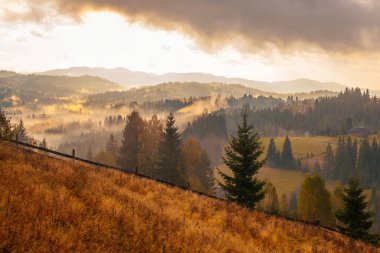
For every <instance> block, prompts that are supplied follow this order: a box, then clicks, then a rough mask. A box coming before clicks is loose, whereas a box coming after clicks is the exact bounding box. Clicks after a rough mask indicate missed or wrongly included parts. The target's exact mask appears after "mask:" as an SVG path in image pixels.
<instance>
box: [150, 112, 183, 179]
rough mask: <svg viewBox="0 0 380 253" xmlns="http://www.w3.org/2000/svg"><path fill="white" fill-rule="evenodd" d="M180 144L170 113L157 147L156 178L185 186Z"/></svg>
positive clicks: (176, 128)
mask: <svg viewBox="0 0 380 253" xmlns="http://www.w3.org/2000/svg"><path fill="white" fill-rule="evenodd" d="M181 144H182V141H181V134H180V132H179V130H178V127H176V126H175V119H174V115H173V114H172V113H170V114H169V116H168V118H167V120H166V125H165V129H164V133H163V136H162V139H161V141H160V144H159V146H158V165H157V176H158V177H159V178H160V179H162V180H164V181H168V182H170V183H174V184H177V185H182V186H186V185H187V183H188V182H187V179H186V176H185V171H184V165H183V161H182V160H183V156H182V152H181Z"/></svg>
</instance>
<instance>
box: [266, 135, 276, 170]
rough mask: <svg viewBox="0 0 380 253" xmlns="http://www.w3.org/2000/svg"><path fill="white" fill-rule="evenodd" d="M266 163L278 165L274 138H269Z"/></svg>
mask: <svg viewBox="0 0 380 253" xmlns="http://www.w3.org/2000/svg"><path fill="white" fill-rule="evenodd" d="M266 161H267V163H268V165H271V166H276V165H278V156H277V148H276V143H275V142H274V139H273V138H271V139H270V141H269V147H268V152H267V160H266Z"/></svg>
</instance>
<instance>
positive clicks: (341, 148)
mask: <svg viewBox="0 0 380 253" xmlns="http://www.w3.org/2000/svg"><path fill="white" fill-rule="evenodd" d="M345 158H346V142H345V139H344V138H342V137H339V139H338V147H337V149H336V154H335V166H334V173H333V175H332V177H331V179H333V180H337V179H339V176H340V175H341V173H340V171H341V169H342V168H343V166H344V160H345Z"/></svg>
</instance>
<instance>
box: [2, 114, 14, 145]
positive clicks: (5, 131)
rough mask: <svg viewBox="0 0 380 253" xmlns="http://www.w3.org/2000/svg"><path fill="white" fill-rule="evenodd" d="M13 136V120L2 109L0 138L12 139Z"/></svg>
mask: <svg viewBox="0 0 380 253" xmlns="http://www.w3.org/2000/svg"><path fill="white" fill-rule="evenodd" d="M13 134H14V132H13V129H12V124H11V119H9V118H7V116H6V114H5V112H4V111H3V109H1V108H0V138H6V139H12V137H13Z"/></svg>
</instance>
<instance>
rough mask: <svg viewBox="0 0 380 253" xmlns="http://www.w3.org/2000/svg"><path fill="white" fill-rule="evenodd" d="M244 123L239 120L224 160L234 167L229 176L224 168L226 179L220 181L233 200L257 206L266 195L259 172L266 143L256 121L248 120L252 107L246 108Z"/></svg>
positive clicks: (241, 203) (243, 116)
mask: <svg viewBox="0 0 380 253" xmlns="http://www.w3.org/2000/svg"><path fill="white" fill-rule="evenodd" d="M242 120H243V122H242V124H241V125H240V124H238V126H237V127H238V131H237V134H236V136H232V137H231V138H230V140H229V142H228V144H227V146H226V147H225V156H224V157H223V162H224V164H225V165H226V166H227V167H228V168H229V169H230V170H231V171H232V176H229V175H227V174H225V173H223V172H221V171H219V174H220V175H221V177H222V178H223V180H224V183H219V184H220V186H221V187H222V188H223V189H224V190H225V191H226V193H227V197H228V199H229V200H231V201H233V202H236V203H238V204H240V205H243V206H246V207H248V208H254V207H255V206H256V204H257V203H258V202H259V201H260V200H262V199H263V198H264V194H265V193H264V191H263V187H264V185H265V183H264V182H262V181H260V180H259V179H258V178H257V173H258V171H259V170H260V168H261V167H262V166H263V165H264V163H265V160H260V156H261V155H262V154H263V147H262V143H261V141H260V137H259V135H258V133H257V132H255V130H254V128H253V126H252V125H250V124H248V110H247V109H246V108H244V109H243V112H242Z"/></svg>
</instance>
